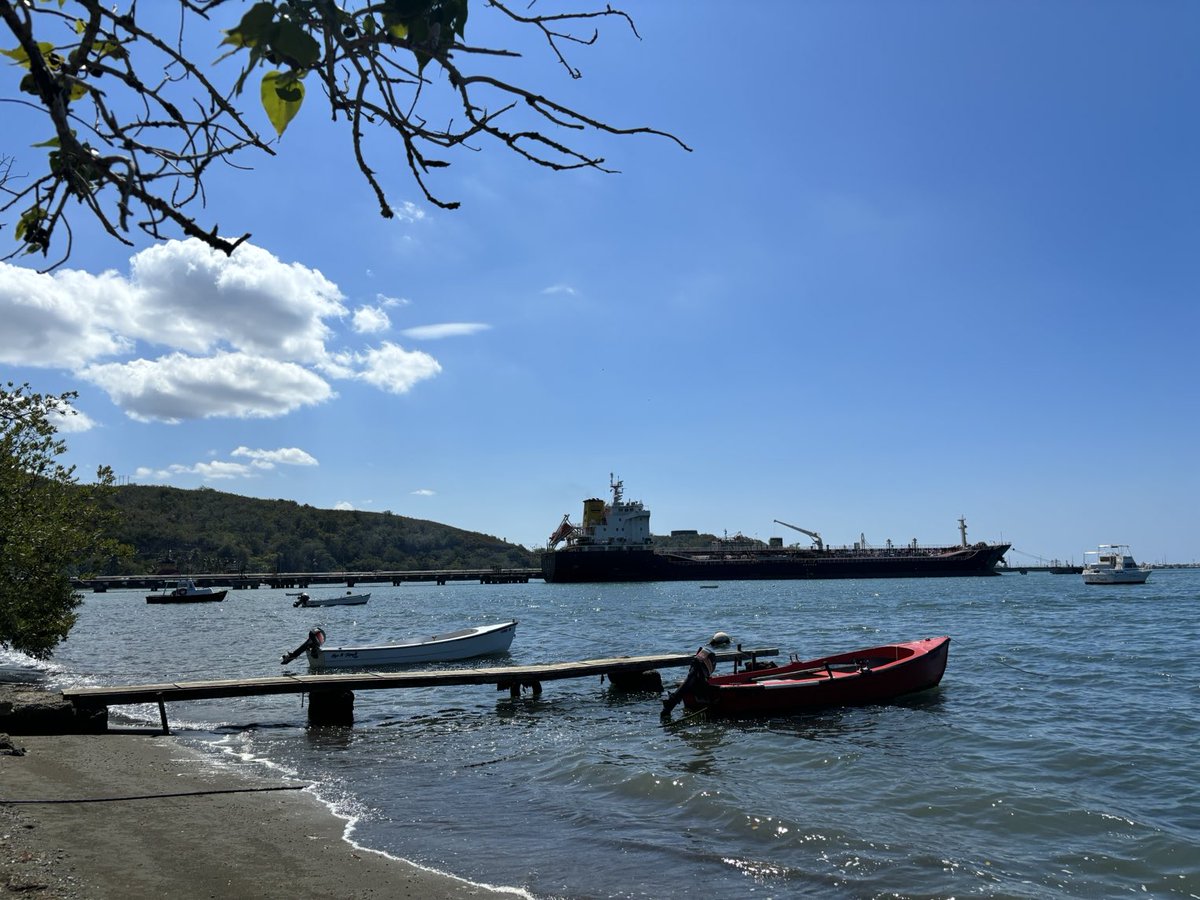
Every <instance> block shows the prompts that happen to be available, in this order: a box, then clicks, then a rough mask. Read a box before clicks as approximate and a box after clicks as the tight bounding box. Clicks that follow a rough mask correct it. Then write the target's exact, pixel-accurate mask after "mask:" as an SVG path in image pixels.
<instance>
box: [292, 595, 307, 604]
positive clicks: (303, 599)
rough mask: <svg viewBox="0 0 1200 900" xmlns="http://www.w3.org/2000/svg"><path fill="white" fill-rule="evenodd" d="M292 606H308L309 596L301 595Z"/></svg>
mask: <svg viewBox="0 0 1200 900" xmlns="http://www.w3.org/2000/svg"><path fill="white" fill-rule="evenodd" d="M292 606H308V594H301V595H300V596H299V597H297V598H296V602H295V603H293V604H292Z"/></svg>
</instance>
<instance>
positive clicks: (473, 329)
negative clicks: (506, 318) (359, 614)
mask: <svg viewBox="0 0 1200 900" xmlns="http://www.w3.org/2000/svg"><path fill="white" fill-rule="evenodd" d="M491 327H492V326H491V325H485V324H483V323H482V322H443V323H442V324H440V325H417V326H416V327H414V328H405V329H404V331H403V332H401V333H402V334H403V335H404V336H405V337H410V338H412V339H413V340H417V341H439V340H441V339H442V338H448V337H463V336H464V335H471V334H478V333H479V332H481V331H487V330H488V329H489V328H491Z"/></svg>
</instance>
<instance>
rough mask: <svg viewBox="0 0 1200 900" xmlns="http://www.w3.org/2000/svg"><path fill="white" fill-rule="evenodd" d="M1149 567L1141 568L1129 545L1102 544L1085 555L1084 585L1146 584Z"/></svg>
mask: <svg viewBox="0 0 1200 900" xmlns="http://www.w3.org/2000/svg"><path fill="white" fill-rule="evenodd" d="M1149 577H1150V567H1149V566H1139V565H1138V564H1137V563H1136V562H1134V560H1133V556H1132V555H1131V554H1130V551H1129V545H1128V544H1101V545H1100V546H1099V547H1097V548H1096V549H1095V550H1088V551H1087V552H1086V553H1084V554H1083V583H1084V584H1145V583H1146V579H1147V578H1149Z"/></svg>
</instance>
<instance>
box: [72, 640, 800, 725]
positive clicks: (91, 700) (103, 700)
mask: <svg viewBox="0 0 1200 900" xmlns="http://www.w3.org/2000/svg"><path fill="white" fill-rule="evenodd" d="M778 655H779V650H778V648H774V647H769V648H763V649H756V650H742V649H740V648H739V649H736V650H723V651H719V652H717V653H716V657H717V662H718V663H720V662H733V661H735V660H736V661H749V660H754V659H757V658H759V657H765V656H778ZM694 656H695V654H692V653H689V654H675V653H672V654H660V655H654V656H616V657H611V658H608V659H585V660H579V661H577V662H561V663H545V664H540V665H532V666H495V667H491V668H483V669H451V670H442V671H422V672H411V671H405V672H395V671H392V672H388V671H365V672H345V673H341V674H337V675H291V674H287V675H275V676H268V677H265V678H244V679H229V680H219V681H168V682H160V683H156V684H132V685H112V686H109V687H87V688H69V689H67V690H65V691H63V696H64V697H65V698H66V699H67V700H69V701H71V703H73V704H74V705H75V706H76V707H77V708H80V709H84V710H97V709H100V708H107V707H109V706H122V705H126V704H132V703H157V704H158V708H159V713H160V715H161V717H162V725H163V732H164V733H169V729H168V727H167V716H166V707H165V703H166V702H167V701H183V700H212V699H216V698H219V697H259V696H267V695H272V694H293V693H309V694H312V693H328V694H344V693H346V692H353V691H362V690H381V689H385V688H418V687H440V686H443V685H461V684H494V685H496V687H497V689H498V690H503V689H504V688H509V690H510V691H512V692H513V693H514V694H517V693H519V691H520V688H521V687H522V686H525V687H530V688H533V690H534V692H535V693H540V691H541V683H542V682H543V681H558V680H562V679H566V678H587V677H595V676H598V675H606V676H608V678H609V680H610V681H611V680H613V679H614V678H615V679H617V680H618V681H619V680H621V679H622V677H623V676H624V677H629V676H636V675H638V674H640V673H644V672H649V671H651V670H653V669H668V668H679V667H683V666H688V665H690V664H691V662H692V659H693V657H694Z"/></svg>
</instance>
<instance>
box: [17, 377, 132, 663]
mask: <svg viewBox="0 0 1200 900" xmlns="http://www.w3.org/2000/svg"><path fill="white" fill-rule="evenodd" d="M75 396H76V395H75V394H74V392H70V393H65V394H62V395H60V396H57V397H55V396H52V395H48V394H35V393H32V392H31V391H30V389H29V385H28V384H24V385H21V386H20V387H17V386H14V385H13V383H12V382H9V383H8V386H7V387H6V388H0V647H12V648H14V649H16V650H20V651H21V652H23V653H27V654H29V655H30V656H33V657H37V658H45V657H47V656H49V655H50V654H51V653H52V652H53V650H54V648H55V647H56V646H57V645H58V643H59V642H60V641H61V640H63V639H64V638H66V636H67V632H68V631H70V629H71V626H72V625H73V624H74V622H75V612H74V610H75V608H76V607H77V606H78V605H79V602H80V600H79V596H78V595H77V594H75V593H74V592H73V590H72V588H71V576H72V575H81V574H89V573H88V572H87V570H86V568H84V567H85V566H86V565H87V564H88V561H89V560H99V559H106V558H108V557H110V556H113V555H116V554H118V553H119V552H120V548H119V547H118V545H117V543H116V542H115V541H113V540H112V537H111V535H112V532H113V519H114V513H113V510H112V508H111V506H110V505H109V504H108V502H107V499H106V498H107V494H108V492H109V491H110V490H111V485H112V481H113V476H112V471H111V470H110V469H108V468H107V467H102V468H101V469H100V470H99V471H98V472H97V473H96V483H95V484H93V485H80V484H79V483H78V481H77V479H76V478H75V474H74V467H70V468H67V467H64V466H63V465H62V464H61V463H59V462H58V461H57V458H58V457H59V456H61V455H62V454H63V452H65V450H66V445H65V443H64V442H63V441H62V440H61V439H60V438H59V437H58V436H57V432H56V429H55V421H54V420H55V417H57V416H63V415H73V414H74V410H73V409H72V408H71V401H72V400H74V399H75Z"/></svg>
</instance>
